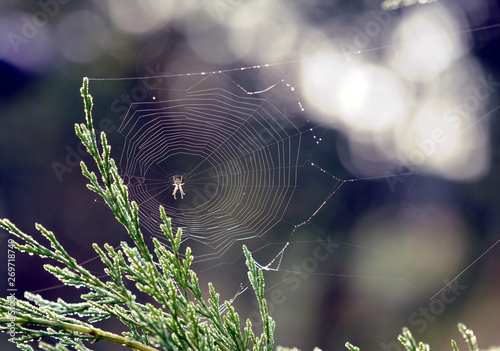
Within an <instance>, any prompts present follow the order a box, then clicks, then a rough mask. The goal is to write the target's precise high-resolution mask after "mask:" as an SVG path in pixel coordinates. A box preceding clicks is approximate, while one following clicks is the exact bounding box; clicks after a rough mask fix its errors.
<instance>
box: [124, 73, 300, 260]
mask: <svg viewBox="0 0 500 351" xmlns="http://www.w3.org/2000/svg"><path fill="white" fill-rule="evenodd" d="M288 90H290V89H288ZM156 93H157V94H158V95H159V96H158V97H156V96H155V100H150V101H146V102H140V103H134V104H132V105H131V108H130V109H129V112H128V113H127V114H126V116H125V118H124V119H123V122H122V124H121V126H120V127H119V129H118V132H119V133H120V134H121V135H123V136H124V143H123V150H122V152H121V157H120V160H119V165H120V166H119V169H120V170H121V172H122V176H123V178H124V181H125V183H126V184H127V185H128V189H129V192H130V197H131V199H132V200H134V201H136V202H137V203H138V205H139V208H140V211H141V213H140V217H141V223H142V225H143V226H144V228H145V229H146V230H147V231H148V232H149V233H150V234H152V235H155V236H158V237H163V234H162V233H161V232H160V229H159V224H160V223H159V207H160V206H163V207H164V208H165V210H166V212H167V214H168V216H169V217H171V218H172V223H173V226H174V227H176V228H182V230H183V233H184V238H185V240H190V241H191V242H198V243H200V244H201V245H200V247H201V248H202V250H203V253H202V254H201V255H200V254H198V255H197V257H198V259H199V260H200V259H201V260H207V259H211V258H217V257H220V256H222V255H223V254H224V253H225V252H226V251H227V250H228V249H229V248H230V247H231V245H232V244H233V243H235V242H236V241H242V240H246V239H250V238H256V237H261V236H263V235H265V234H266V233H267V232H268V231H269V230H270V229H271V228H273V227H275V226H276V225H277V224H278V223H279V222H280V221H281V220H282V219H283V216H284V213H285V212H286V211H287V208H288V206H289V204H290V201H291V198H292V196H293V194H294V192H295V191H296V188H297V169H298V166H299V153H300V149H301V139H302V133H301V130H300V128H299V127H298V126H297V125H296V123H294V121H293V120H292V119H291V118H290V117H288V116H287V115H286V114H285V113H284V112H283V110H282V109H283V107H282V105H280V103H279V102H277V103H275V102H274V101H273V100H276V99H275V97H276V96H274V95H271V94H267V95H262V94H255V95H251V94H248V93H246V92H245V91H243V90H242V89H241V87H240V86H238V85H237V84H236V83H235V82H233V81H232V80H231V79H229V78H228V77H226V76H225V75H221V74H218V75H211V76H209V77H205V78H204V79H201V81H200V78H199V77H198V82H196V83H195V84H193V85H191V86H187V87H186V88H185V90H180V89H178V87H176V89H175V90H173V89H168V88H163V89H160V90H157V91H156ZM276 101H279V99H278V100H276ZM174 178H178V179H179V180H180V179H182V185H181V187H182V189H179V188H177V189H176V187H175V185H174ZM181 190H183V192H184V193H185V195H183V196H182V197H181ZM174 195H175V196H174Z"/></svg>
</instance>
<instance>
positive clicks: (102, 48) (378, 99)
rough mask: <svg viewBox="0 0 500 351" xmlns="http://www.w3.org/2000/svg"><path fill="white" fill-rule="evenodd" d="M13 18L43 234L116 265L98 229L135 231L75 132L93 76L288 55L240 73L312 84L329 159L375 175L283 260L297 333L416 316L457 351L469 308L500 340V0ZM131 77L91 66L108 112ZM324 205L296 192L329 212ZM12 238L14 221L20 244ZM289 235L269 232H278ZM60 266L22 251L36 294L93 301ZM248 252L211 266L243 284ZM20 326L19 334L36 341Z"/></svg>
mask: <svg viewBox="0 0 500 351" xmlns="http://www.w3.org/2000/svg"><path fill="white" fill-rule="evenodd" d="M0 28H1V37H0V216H1V217H7V218H9V219H10V220H12V221H13V222H14V223H16V224H17V225H18V227H20V228H21V229H23V230H25V231H27V232H29V233H32V234H34V235H35V236H36V237H37V234H36V233H35V230H34V226H33V224H34V223H35V222H39V223H42V224H43V225H45V226H46V227H47V228H49V229H50V230H52V231H54V232H56V233H57V234H58V236H59V238H60V240H61V242H62V243H63V244H64V245H66V246H67V247H68V250H69V251H70V252H71V253H73V254H74V255H75V256H76V257H77V258H78V259H79V260H80V261H81V262H86V267H88V268H89V269H95V270H99V268H100V266H99V264H98V263H97V262H96V261H95V260H91V259H92V257H94V255H93V253H92V250H91V248H90V244H91V243H92V242H97V243H100V244H102V243H104V242H109V243H111V244H117V243H118V242H119V241H120V240H124V239H125V238H124V235H125V233H124V232H123V231H122V229H121V228H120V227H119V226H118V225H117V224H116V223H115V222H114V218H113V216H112V215H111V214H110V212H109V210H107V209H106V208H105V206H104V205H103V204H102V202H100V201H99V200H98V199H96V197H95V196H94V194H93V193H91V192H90V191H88V190H87V189H86V188H85V185H84V184H85V180H84V178H83V177H82V176H81V174H80V171H79V166H78V164H79V161H80V160H82V159H83V160H86V161H90V160H89V157H88V156H87V155H86V154H85V152H84V151H83V150H82V149H81V146H80V144H79V143H78V140H77V138H76V136H74V124H75V123H76V122H81V121H83V118H84V115H83V110H82V102H81V97H80V93H79V88H80V86H81V82H82V77H83V76H89V77H95V78H100V77H115V78H123V77H138V76H154V75H161V74H165V73H168V74H174V75H175V74H181V75H182V74H185V73H195V72H209V71H218V70H232V69H235V68H239V67H248V66H254V65H262V64H272V65H270V67H267V68H256V69H252V70H249V72H246V73H245V75H241V76H239V77H236V78H235V79H237V82H238V84H240V85H242V86H248V87H251V89H249V90H254V91H256V90H260V89H265V88H266V87H269V86H271V85H272V84H274V83H275V82H277V81H279V80H281V79H284V80H285V81H286V82H287V83H289V84H291V85H293V86H294V87H295V89H296V92H297V94H298V95H297V96H298V97H297V99H298V100H299V101H300V103H301V105H302V106H303V107H304V113H303V114H302V117H301V118H304V119H305V120H308V121H309V122H310V123H313V124H317V125H321V126H324V128H323V129H322V130H323V131H324V134H323V139H324V140H323V141H324V142H323V143H322V145H321V149H320V150H319V151H317V152H315V154H314V157H315V158H314V162H315V163H316V164H317V165H318V167H321V169H323V170H325V171H326V172H328V174H331V175H335V176H337V177H340V178H342V179H361V181H356V182H346V183H344V184H343V185H342V187H340V188H339V189H338V191H336V192H335V193H334V195H333V196H332V197H331V198H330V199H328V202H327V204H326V205H325V206H324V207H322V208H321V210H320V211H319V212H318V214H317V215H315V217H314V218H313V219H312V220H311V222H310V223H309V224H310V225H308V226H306V227H305V228H303V230H302V231H300V232H299V233H297V235H295V236H294V238H293V241H294V242H295V243H294V244H291V245H290V246H289V247H288V248H287V251H286V253H285V255H284V258H283V262H282V265H281V267H280V269H279V270H278V271H269V272H266V274H265V275H266V284H267V293H268V298H269V301H270V302H269V304H270V309H271V312H272V313H271V314H272V316H273V317H274V318H275V320H276V322H277V330H276V341H277V344H278V345H283V346H290V347H292V346H296V347H299V348H301V349H302V350H304V351H305V350H311V349H313V348H314V347H315V346H318V347H320V348H323V349H325V350H333V349H343V348H344V346H343V345H344V343H345V342H346V341H349V342H351V343H353V344H354V345H356V346H359V347H361V349H362V350H374V349H375V350H402V349H403V348H402V346H400V345H399V344H398V343H396V337H397V335H398V333H399V332H400V331H401V328H402V327H403V326H408V327H409V328H410V329H411V330H412V332H413V334H414V335H415V336H416V338H417V339H418V340H421V341H425V342H428V343H430V345H431V348H432V349H442V348H447V347H449V340H450V339H451V338H453V339H455V340H457V339H458V340H459V339H461V337H460V336H459V334H458V332H457V330H456V325H457V323H458V322H463V323H465V324H466V325H467V326H468V327H469V328H472V329H473V330H474V331H475V333H476V336H477V337H478V341H479V344H480V346H481V347H484V348H486V347H488V346H492V345H500V339H499V337H498V328H499V326H500V314H499V313H498V310H500V295H499V293H498V292H499V291H500V289H499V288H500V286H499V285H500V283H499V282H500V279H498V278H499V275H500V258H499V257H500V245H496V244H497V243H498V241H499V240H500V235H499V233H500V221H499V218H500V213H499V208H500V200H499V196H498V195H497V194H498V192H499V191H500V182H499V181H498V177H499V174H498V172H500V169H499V159H498V151H499V150H500V145H499V140H500V139H499V132H500V121H499V119H500V116H499V113H500V112H499V111H500V102H499V88H500V72H499V62H500V51H499V50H500V49H499V48H500V38H499V36H500V7H499V5H498V4H497V2H496V1H493V0H491V1H486V0H485V1H480V2H470V1H465V0H460V1H442V0H440V1H433V2H425V1H420V2H416V1H403V2H401V1H396V0H392V1H391V0H385V1H381V0H364V1H362V0H359V1H358V0H343V1H342V0H330V1H328V0H312V1H301V0H294V1H286V2H285V1H273V2H269V1H240V0H214V1H207V2H202V1H173V0H161V1H158V0H156V1H152V0H147V1H132V0H126V1H125V0H120V1H119V0H102V1H86V2H78V1H71V0H40V1H37V2H33V1H10V0H4V1H3V2H2V3H1V4H0ZM117 82H118V81H115V83H117ZM118 83H119V84H115V85H106V84H104V83H99V82H98V81H96V82H94V83H91V93H92V95H93V96H94V101H96V108H95V110H94V115H95V116H96V117H97V118H99V116H101V118H111V119H117V118H120V116H121V115H122V114H123V112H124V110H122V109H121V108H122V107H123V106H127V103H128V104H130V103H131V102H133V99H132V100H130V99H128V100H127V98H126V97H127V95H125V98H123V96H124V95H123V94H124V93H126V92H127V89H128V86H127V85H126V83H121V82H118ZM129 98H130V97H129ZM132 98H134V97H133V96H132ZM116 101H118V102H119V104H116V103H115V104H113V102H116ZM315 174H316V175H315V177H314V178H312V179H309V183H310V182H313V183H314V184H313V185H314V186H315V187H316V188H315V189H316V190H315V191H314V193H311V196H315V197H317V198H318V199H321V200H323V199H325V198H326V196H327V195H328V194H329V193H330V192H331V191H332V189H335V185H336V184H337V182H336V180H335V178H333V177H330V176H324V175H325V174H326V173H324V172H321V171H318V169H316V173H315ZM318 174H320V175H321V174H322V175H323V176H318ZM316 176H317V177H316ZM368 178H373V180H368ZM309 183H308V185H310V184H309ZM302 185H304V187H305V186H306V184H299V187H300V186H302ZM318 194H319V195H318ZM302 196H307V195H302ZM318 206H319V205H318ZM318 206H316V207H311V208H303V207H304V206H303V203H301V202H292V203H291V205H290V209H291V211H292V212H300V213H305V214H308V215H310V214H312V212H314V210H315V209H317V208H318ZM306 217H307V216H306ZM273 236H275V237H273ZM8 238H9V236H8V235H7V234H6V233H0V246H1V247H0V250H1V251H0V252H2V253H1V255H0V256H1V257H6V253H7V239H8ZM289 239H290V232H286V233H283V232H279V231H278V230H275V231H271V232H269V233H267V234H266V240H267V242H271V243H274V242H284V241H287V240H289ZM277 247H278V248H277V249H276V251H275V252H274V255H275V254H277V252H278V251H279V248H280V246H277ZM232 250H240V248H239V246H238V245H234V246H233V247H232ZM272 257H274V256H272ZM272 257H267V258H266V257H260V258H261V259H262V260H263V261H266V260H267V261H269V259H270V258H272ZM6 262H7V259H6V258H5V259H4V262H2V263H0V269H1V277H2V278H1V280H0V289H1V290H0V291H2V294H4V295H6V294H7V286H6V282H7V274H6V267H7V263H6ZM42 263H43V262H42V261H41V260H39V259H37V258H34V257H31V256H27V255H20V254H18V255H17V256H16V284H17V289H18V292H17V296H18V297H21V296H22V292H23V291H32V292H39V293H40V294H42V295H43V296H44V297H46V298H50V299H55V298H57V297H59V296H62V297H64V298H66V299H68V300H69V301H76V300H77V298H78V295H77V294H76V292H75V290H74V289H71V288H66V287H60V286H59V284H58V282H57V281H55V280H54V279H53V278H51V277H50V276H49V275H48V274H46V273H45V272H44V271H43V269H42V267H41V265H42ZM240 268H242V267H239V268H233V267H230V266H229V267H228V265H224V264H221V265H219V266H218V265H217V263H216V262H210V264H209V265H207V266H206V267H205V269H203V270H201V273H200V275H201V280H202V282H203V284H205V283H206V282H208V281H214V282H215V285H216V287H217V288H218V289H219V290H220V291H221V293H222V295H223V298H226V299H229V298H232V297H233V296H234V294H235V293H236V292H237V291H238V287H239V284H240V283H244V282H245V281H244V277H245V271H244V267H243V268H242V269H240ZM455 278H456V279H455ZM443 288H444V289H443ZM252 297H253V296H252V294H250V292H248V291H247V292H245V293H244V294H242V295H240V296H238V298H237V299H236V301H235V304H236V306H237V308H239V309H240V310H241V311H242V313H241V314H242V316H243V317H249V318H254V317H255V314H254V312H255V305H254V303H253V300H252ZM100 326H101V327H102V328H104V329H109V330H112V331H119V330H120V328H121V326H120V325H117V324H116V323H113V322H112V321H109V322H103V323H102V324H101V325H100ZM0 337H1V339H0V346H1V349H2V350H14V349H16V348H15V347H14V345H12V344H11V343H9V342H8V341H7V337H6V336H5V335H1V336H0ZM459 341H460V343H459V345H461V346H462V347H463V348H465V346H464V344H463V343H461V342H462V341H461V340H459ZM89 347H91V348H92V349H95V350H119V349H123V348H122V347H121V346H115V345H110V344H106V343H104V342H98V343H96V344H94V345H91V346H89Z"/></svg>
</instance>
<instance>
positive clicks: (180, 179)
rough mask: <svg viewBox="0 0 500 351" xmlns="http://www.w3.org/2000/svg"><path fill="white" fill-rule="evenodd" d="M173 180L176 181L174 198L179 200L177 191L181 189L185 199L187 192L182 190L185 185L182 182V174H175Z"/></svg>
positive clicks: (182, 197)
mask: <svg viewBox="0 0 500 351" xmlns="http://www.w3.org/2000/svg"><path fill="white" fill-rule="evenodd" d="M172 180H173V181H174V184H172V185H173V186H174V191H173V192H172V195H173V196H174V200H177V197H176V194H177V191H179V193H180V194H181V199H184V195H186V194H185V193H184V190H182V186H183V185H184V183H183V182H182V176H181V177H180V178H179V177H177V176H173V177H172Z"/></svg>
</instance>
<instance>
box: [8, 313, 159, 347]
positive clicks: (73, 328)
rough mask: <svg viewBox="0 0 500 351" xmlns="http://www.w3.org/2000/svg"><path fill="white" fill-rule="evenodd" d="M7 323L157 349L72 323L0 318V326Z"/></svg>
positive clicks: (28, 318)
mask: <svg viewBox="0 0 500 351" xmlns="http://www.w3.org/2000/svg"><path fill="white" fill-rule="evenodd" d="M9 323H16V324H20V325H37V326H41V327H53V328H58V329H62V330H67V331H76V332H78V333H80V334H86V335H89V336H90V337H92V338H93V339H94V340H107V341H111V342H114V343H117V344H121V345H124V346H127V347H130V348H132V349H134V350H140V351H158V350H157V349H155V348H153V347H150V346H148V345H144V344H142V343H140V342H138V341H135V340H132V339H129V338H126V337H124V336H120V335H117V334H113V333H110V332H107V331H104V330H102V329H99V328H89V327H85V326H83V325H77V324H72V323H65V322H58V321H53V320H49V319H44V318H32V317H28V316H25V317H16V318H14V319H12V318H5V317H3V318H0V325H6V324H9Z"/></svg>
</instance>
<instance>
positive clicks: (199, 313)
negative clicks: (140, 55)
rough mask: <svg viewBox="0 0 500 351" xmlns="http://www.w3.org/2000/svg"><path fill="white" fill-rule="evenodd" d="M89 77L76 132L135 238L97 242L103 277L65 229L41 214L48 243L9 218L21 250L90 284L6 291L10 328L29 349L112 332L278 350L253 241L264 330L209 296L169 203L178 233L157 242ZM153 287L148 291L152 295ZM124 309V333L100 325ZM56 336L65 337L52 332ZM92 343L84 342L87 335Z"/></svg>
mask: <svg viewBox="0 0 500 351" xmlns="http://www.w3.org/2000/svg"><path fill="white" fill-rule="evenodd" d="M88 84H89V82H88V79H86V78H85V79H84V80H83V86H82V89H81V93H82V97H83V101H84V105H85V115H86V117H85V123H82V124H77V125H76V126H75V130H76V134H77V136H78V137H79V138H80V140H81V141H82V143H83V144H84V145H85V147H86V148H87V151H88V153H89V154H90V155H91V156H92V157H93V159H94V161H95V163H96V165H97V169H98V172H97V173H98V174H96V173H95V172H91V171H89V169H88V167H87V165H86V164H85V163H84V162H82V163H81V168H82V173H83V175H84V176H85V177H86V178H87V179H88V181H89V183H88V185H87V187H88V188H89V189H90V190H92V191H94V192H96V193H97V194H98V195H100V196H101V197H102V198H103V200H104V201H105V202H106V204H107V205H108V206H109V208H110V209H111V211H112V212H113V214H114V215H115V216H116V219H117V220H118V221H119V222H120V223H121V224H122V225H123V227H124V228H125V229H126V231H127V233H128V234H129V236H130V237H131V239H132V241H133V245H129V244H127V243H126V242H121V243H120V246H119V248H114V247H112V246H110V245H108V244H106V245H104V247H100V246H98V245H97V244H94V245H93V248H94V250H95V251H96V253H97V254H98V255H99V257H100V258H101V261H102V262H103V264H104V266H105V269H104V271H105V273H106V275H107V276H106V277H105V278H99V277H97V276H96V275H94V274H93V273H91V272H89V271H88V270H87V269H85V268H84V267H82V266H81V265H79V264H78V262H77V261H76V260H75V259H74V258H73V257H72V256H71V255H70V254H69V253H68V252H67V251H66V250H65V249H64V248H63V247H62V245H61V244H60V243H59V241H58V240H57V239H56V236H55V235H54V234H53V233H52V232H51V231H49V230H47V229H46V228H44V227H43V226H42V225H40V224H36V228H37V230H38V231H40V233H41V234H42V235H43V236H44V237H45V239H47V241H48V244H45V245H44V244H41V243H39V242H38V241H37V240H35V239H34V238H33V237H32V236H30V235H28V234H25V233H24V232H23V231H21V230H20V229H18V228H17V227H16V226H15V225H14V224H12V223H11V222H10V221H9V220H7V219H0V227H2V228H3V229H5V230H7V231H9V232H10V233H12V234H13V235H14V236H15V237H16V238H17V241H15V240H11V241H9V243H10V244H11V245H12V246H13V247H14V248H16V249H17V250H19V251H21V252H27V253H29V254H35V255H38V256H40V257H44V258H50V259H52V260H54V261H56V262H58V263H59V264H58V265H52V264H45V265H44V268H45V270H47V271H48V272H49V273H51V274H52V275H54V276H55V277H57V278H58V279H59V280H60V281H61V282H62V283H63V284H65V285H67V286H74V287H77V288H80V287H83V288H85V290H86V291H87V292H85V293H83V294H81V295H80V298H81V302H78V303H68V302H66V301H64V300H62V299H58V300H57V301H48V300H46V299H44V298H42V297H41V296H40V295H36V294H31V293H28V292H27V293H25V295H24V297H25V300H21V299H15V298H13V297H10V298H9V299H7V298H0V331H3V332H7V333H9V334H11V336H13V337H12V339H11V341H13V342H15V343H17V345H18V347H19V348H21V349H23V350H32V346H31V345H33V344H34V343H38V346H39V348H40V349H43V350H58V351H63V350H68V349H76V350H89V349H88V348H87V346H85V345H89V343H88V342H95V341H98V340H106V341H111V342H115V343H119V344H122V345H124V346H127V347H129V348H132V349H136V350H148V351H153V350H157V349H163V350H247V349H253V350H272V347H273V343H274V339H273V333H274V321H273V320H272V319H271V317H270V316H269V313H268V309H267V304H266V300H265V299H264V276H263V274H262V271H260V270H258V269H257V267H256V264H255V262H254V260H253V259H252V256H251V254H250V252H249V251H248V249H247V248H246V247H243V250H244V254H245V256H246V264H247V266H248V269H249V272H248V277H249V280H250V283H251V285H252V287H253V289H254V291H255V293H256V296H257V300H258V306H259V310H260V313H261V317H262V326H263V327H262V333H261V334H260V335H257V334H256V333H255V332H254V331H253V329H252V325H251V323H250V320H247V321H246V323H245V324H244V325H243V326H242V325H241V323H240V317H239V315H238V313H236V311H235V310H234V308H233V306H232V305H231V304H230V302H228V301H225V302H224V303H222V304H221V303H220V301H219V294H218V293H216V291H215V289H214V287H213V286H212V285H211V284H209V286H208V291H209V297H208V298H204V297H203V296H202V291H201V288H200V285H199V282H198V278H197V276H196V274H195V272H194V271H193V270H191V264H192V262H193V256H192V254H191V249H190V248H189V247H188V248H186V250H185V251H184V252H181V247H180V246H181V235H182V233H181V230H180V229H179V230H177V232H176V233H174V231H173V229H172V226H171V220H170V219H169V218H168V217H167V214H166V213H165V210H164V208H163V207H161V208H160V213H161V220H162V224H161V230H162V232H163V233H164V235H165V237H166V239H167V240H168V242H169V243H170V248H167V247H165V245H164V244H161V243H160V242H159V241H158V240H157V239H154V240H153V246H154V249H153V250H150V249H149V248H148V246H147V245H146V242H145V240H144V236H143V233H142V231H141V228H140V225H139V209H138V206H137V204H136V203H135V202H133V201H130V199H129V193H128V189H127V186H126V185H125V184H124V183H123V180H122V179H121V177H120V176H119V174H118V170H117V167H116V164H115V162H114V160H113V159H112V158H111V156H110V153H111V147H110V146H109V145H108V143H107V140H106V135H105V134H104V133H101V134H100V137H99V142H98V138H97V136H96V132H95V130H94V126H93V121H92V96H91V95H90V94H89V91H88V89H89V86H88ZM127 281H132V282H134V283H135V287H136V289H137V293H138V294H141V296H142V297H144V296H145V295H147V296H149V298H148V299H144V298H142V299H141V300H149V301H150V302H139V299H138V298H137V297H136V294H134V293H133V292H132V291H131V290H130V289H129V288H127ZM143 295H144V296H143ZM108 318H114V319H115V320H117V321H120V322H121V323H122V324H123V325H124V327H125V329H126V331H125V332H123V333H122V334H121V335H118V334H114V333H110V332H107V331H104V330H101V329H99V328H96V327H95V325H94V324H95V322H97V321H100V320H103V319H108ZM47 338H54V339H55V340H56V343H55V344H48V343H46V342H44V341H43V340H48V339H47ZM85 341H86V342H87V343H84V342H85Z"/></svg>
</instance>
